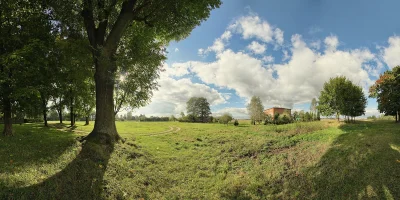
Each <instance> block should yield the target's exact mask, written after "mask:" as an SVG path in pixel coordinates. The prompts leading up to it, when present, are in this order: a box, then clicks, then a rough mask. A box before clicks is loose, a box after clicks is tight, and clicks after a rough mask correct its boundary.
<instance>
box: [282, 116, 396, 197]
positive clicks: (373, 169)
mask: <svg viewBox="0 0 400 200" xmlns="http://www.w3.org/2000/svg"><path fill="white" fill-rule="evenodd" d="M398 128H399V127H398V126H397V125H393V123H391V122H358V123H356V124H344V125H341V126H340V129H341V130H342V131H343V132H344V134H342V135H340V136H339V137H338V138H337V139H336V140H335V141H334V142H333V144H332V146H331V148H330V149H329V150H328V151H327V152H326V153H325V154H324V155H323V156H322V158H321V159H320V161H319V162H318V163H317V164H316V165H314V166H313V167H311V168H308V169H306V170H305V171H304V172H303V173H302V174H296V175H294V174H292V175H290V176H292V178H289V191H291V195H290V196H292V195H294V196H296V197H307V198H311V199H400V182H399V180H400V132H399V130H398Z"/></svg>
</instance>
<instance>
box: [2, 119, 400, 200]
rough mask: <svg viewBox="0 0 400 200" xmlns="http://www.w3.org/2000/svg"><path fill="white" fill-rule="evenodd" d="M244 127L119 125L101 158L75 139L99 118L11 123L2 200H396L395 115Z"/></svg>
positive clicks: (399, 170)
mask: <svg viewBox="0 0 400 200" xmlns="http://www.w3.org/2000/svg"><path fill="white" fill-rule="evenodd" d="M239 123H240V125H239V126H238V127H235V126H233V125H232V124H230V125H228V126H226V125H222V124H200V123H179V122H131V121H129V122H117V128H118V132H119V133H120V135H121V136H122V138H124V142H123V143H122V142H121V143H119V144H117V145H116V146H115V147H114V149H113V151H112V153H111V154H110V155H101V156H99V159H98V162H86V161H85V160H84V159H83V158H84V156H80V155H83V154H91V155H93V156H96V155H98V153H99V152H100V151H99V152H86V151H85V145H90V144H85V143H83V144H82V143H80V142H79V141H78V140H77V138H81V137H82V136H85V135H86V134H87V133H88V132H89V131H90V130H91V129H92V128H93V123H91V125H89V126H83V122H82V123H81V122H78V124H77V127H75V128H73V129H71V128H68V127H67V125H60V124H56V123H55V122H54V123H51V124H50V125H51V127H49V128H45V127H43V125H42V124H23V125H14V129H15V136H13V137H0V199H399V198H400V184H399V181H400V131H399V129H400V125H399V124H395V123H394V122H393V121H358V122H357V123H354V124H345V123H338V122H336V121H320V122H308V123H294V124H288V125H279V126H276V125H268V126H264V125H255V126H253V125H250V124H249V122H248V121H240V122H239ZM0 128H2V127H0ZM96 153H97V154H96ZM102 158H106V159H102Z"/></svg>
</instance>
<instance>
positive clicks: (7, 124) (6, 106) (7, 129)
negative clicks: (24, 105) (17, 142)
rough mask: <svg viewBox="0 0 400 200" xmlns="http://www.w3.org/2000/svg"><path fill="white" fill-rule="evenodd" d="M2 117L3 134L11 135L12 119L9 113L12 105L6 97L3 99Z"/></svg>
mask: <svg viewBox="0 0 400 200" xmlns="http://www.w3.org/2000/svg"><path fill="white" fill-rule="evenodd" d="M3 113H4V115H3V117H4V129H3V135H4V136H11V135H13V133H12V119H11V115H12V114H11V113H12V106H11V101H10V99H8V98H7V97H6V98H4V99H3Z"/></svg>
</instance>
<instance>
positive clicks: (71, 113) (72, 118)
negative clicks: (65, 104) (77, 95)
mask: <svg viewBox="0 0 400 200" xmlns="http://www.w3.org/2000/svg"><path fill="white" fill-rule="evenodd" d="M72 100H73V98H71V105H70V108H69V112H70V117H71V127H72V126H74V125H75V119H74V117H75V115H74V106H73V103H72Z"/></svg>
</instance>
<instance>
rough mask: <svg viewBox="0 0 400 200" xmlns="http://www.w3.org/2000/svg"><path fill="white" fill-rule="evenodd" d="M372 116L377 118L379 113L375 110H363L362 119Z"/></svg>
mask: <svg viewBox="0 0 400 200" xmlns="http://www.w3.org/2000/svg"><path fill="white" fill-rule="evenodd" d="M373 115H375V116H377V117H378V116H379V115H381V113H380V112H379V110H378V109H376V108H366V109H365V116H364V117H369V116H373Z"/></svg>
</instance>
